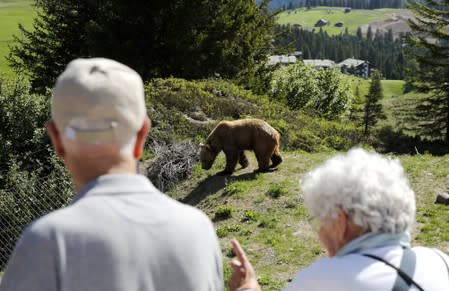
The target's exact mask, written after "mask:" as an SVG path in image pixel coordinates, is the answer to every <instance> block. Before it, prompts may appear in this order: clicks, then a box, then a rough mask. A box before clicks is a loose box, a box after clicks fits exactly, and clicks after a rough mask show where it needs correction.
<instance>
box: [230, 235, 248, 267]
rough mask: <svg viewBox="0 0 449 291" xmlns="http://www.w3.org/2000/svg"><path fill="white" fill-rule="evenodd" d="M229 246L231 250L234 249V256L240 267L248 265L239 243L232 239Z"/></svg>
mask: <svg viewBox="0 0 449 291" xmlns="http://www.w3.org/2000/svg"><path fill="white" fill-rule="evenodd" d="M231 244H232V248H233V249H234V252H235V255H236V256H237V258H238V259H239V261H240V263H241V264H242V266H243V267H245V266H246V265H247V264H248V258H247V257H246V255H245V252H244V251H243V249H242V247H241V246H240V244H239V242H238V241H237V240H236V239H235V238H234V239H232V240H231Z"/></svg>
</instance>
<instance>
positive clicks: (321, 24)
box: [315, 18, 328, 27]
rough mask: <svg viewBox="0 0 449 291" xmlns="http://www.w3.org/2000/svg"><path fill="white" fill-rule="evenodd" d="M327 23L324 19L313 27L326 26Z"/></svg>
mask: <svg viewBox="0 0 449 291" xmlns="http://www.w3.org/2000/svg"><path fill="white" fill-rule="evenodd" d="M327 23H328V21H327V20H326V19H322V18H321V19H320V20H318V21H317V22H316V23H315V27H322V26H325V25H327Z"/></svg>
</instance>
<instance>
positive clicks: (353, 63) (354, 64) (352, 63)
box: [337, 58, 367, 68]
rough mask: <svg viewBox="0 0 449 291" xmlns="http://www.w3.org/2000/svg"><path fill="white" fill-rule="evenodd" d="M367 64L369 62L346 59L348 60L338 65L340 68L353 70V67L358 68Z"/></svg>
mask: <svg viewBox="0 0 449 291" xmlns="http://www.w3.org/2000/svg"><path fill="white" fill-rule="evenodd" d="M366 62H367V61H364V60H357V59H352V58H349V59H346V60H344V61H342V62H340V63H338V64H337V66H338V67H343V66H345V67H348V68H352V67H358V66H360V65H361V64H363V63H366Z"/></svg>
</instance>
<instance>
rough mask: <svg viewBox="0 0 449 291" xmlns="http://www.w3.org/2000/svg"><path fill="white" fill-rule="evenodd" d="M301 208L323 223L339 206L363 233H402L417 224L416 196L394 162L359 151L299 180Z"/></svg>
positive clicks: (375, 154)
mask: <svg viewBox="0 0 449 291" xmlns="http://www.w3.org/2000/svg"><path fill="white" fill-rule="evenodd" d="M301 188H302V190H303V192H304V198H305V205H306V208H307V209H308V210H309V212H310V213H311V214H312V215H313V216H315V217H317V218H318V219H322V218H324V217H326V216H332V217H334V216H335V215H336V210H337V209H338V208H341V209H342V210H343V211H344V212H345V213H346V214H348V215H349V217H350V219H351V220H352V222H353V223H355V224H357V225H359V226H361V227H362V228H363V230H364V231H369V232H384V233H401V232H404V231H410V228H411V227H412V225H413V222H414V220H415V211H416V206H415V193H414V192H413V190H412V189H411V187H410V185H409V182H408V179H407V177H406V176H405V173H404V169H403V168H402V166H401V164H400V162H399V161H398V160H397V159H391V158H385V157H383V156H381V155H379V154H377V153H370V152H367V151H365V150H363V149H359V148H354V149H351V150H350V151H349V152H348V153H347V154H345V155H337V156H335V157H333V158H331V159H329V160H327V161H326V162H324V163H323V164H322V165H321V166H319V167H317V168H315V169H314V170H312V171H310V172H309V173H307V174H306V175H305V177H304V178H303V179H302V181H301Z"/></svg>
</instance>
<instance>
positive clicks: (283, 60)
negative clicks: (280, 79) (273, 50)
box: [268, 55, 297, 65]
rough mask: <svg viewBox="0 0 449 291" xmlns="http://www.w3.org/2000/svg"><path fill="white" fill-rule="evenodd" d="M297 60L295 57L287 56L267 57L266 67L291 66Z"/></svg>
mask: <svg viewBox="0 0 449 291" xmlns="http://www.w3.org/2000/svg"><path fill="white" fill-rule="evenodd" d="M296 61H297V58H296V57H295V56H287V55H274V56H269V57H268V65H276V64H279V63H280V64H293V63H296Z"/></svg>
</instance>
